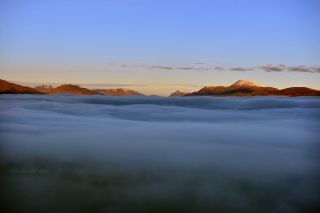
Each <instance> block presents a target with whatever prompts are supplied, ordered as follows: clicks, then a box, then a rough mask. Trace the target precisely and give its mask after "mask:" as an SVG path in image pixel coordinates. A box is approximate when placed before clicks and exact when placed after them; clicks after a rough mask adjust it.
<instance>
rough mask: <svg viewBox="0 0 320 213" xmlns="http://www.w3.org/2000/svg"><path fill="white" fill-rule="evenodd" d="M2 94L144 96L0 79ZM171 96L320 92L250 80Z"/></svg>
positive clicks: (286, 94) (317, 93)
mask: <svg viewBox="0 0 320 213" xmlns="http://www.w3.org/2000/svg"><path fill="white" fill-rule="evenodd" d="M0 94H71V95H104V96H144V94H142V93H140V92H137V91H135V90H131V89H126V88H117V89H94V90H90V89H87V88H83V87H80V86H78V85H72V84H64V85H61V86H58V87H52V86H45V85H42V86H37V87H35V88H31V87H25V86H21V85H18V84H14V83H10V82H8V81H5V80H1V79H0ZM170 96H320V91H319V90H315V89H311V88H308V87H289V88H285V89H277V88H274V87H266V86H261V85H259V84H256V83H254V82H252V81H248V80H239V81H237V82H235V83H234V84H232V85H230V86H205V87H203V88H201V89H200V90H198V91H195V92H187V91H183V90H177V91H176V92H174V93H172V94H171V95H170Z"/></svg>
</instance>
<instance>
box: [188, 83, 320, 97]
mask: <svg viewBox="0 0 320 213" xmlns="http://www.w3.org/2000/svg"><path fill="white" fill-rule="evenodd" d="M184 96H320V91H319V90H314V89H310V88H307V87H289V88H286V89H282V90H279V89H277V88H274V87H265V86H261V85H259V84H256V83H254V82H252V81H248V80H239V81H237V82H235V83H234V84H232V85H230V86H227V87H225V86H207V87H203V88H202V89H200V90H199V91H196V92H192V93H188V94H186V95H184Z"/></svg>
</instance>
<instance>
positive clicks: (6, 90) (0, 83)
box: [0, 79, 41, 94]
mask: <svg viewBox="0 0 320 213" xmlns="http://www.w3.org/2000/svg"><path fill="white" fill-rule="evenodd" d="M0 94H41V92H39V91H38V90H35V89H33V88H30V87H24V86H20V85H18V84H14V83H10V82H8V81H5V80H2V79H0Z"/></svg>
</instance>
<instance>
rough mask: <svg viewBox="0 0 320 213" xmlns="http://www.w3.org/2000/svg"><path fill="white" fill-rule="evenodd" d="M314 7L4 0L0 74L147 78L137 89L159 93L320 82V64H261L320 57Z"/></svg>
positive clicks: (319, 16)
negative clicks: (249, 83)
mask: <svg viewBox="0 0 320 213" xmlns="http://www.w3.org/2000/svg"><path fill="white" fill-rule="evenodd" d="M319 11H320V1H317V0H260V1H254V0H217V1H214V0H211V1H209V0H188V1H183V0H171V1H169V0H158V1H157V0H104V1H103V0H90V1H89V0H87V1H85V0H77V1H76V0H64V1H63V0H55V1H49V0H42V1H40V0H20V1H19V0H10V1H9V0H2V1H1V3H0V13H1V15H0V30H1V31H0V32H1V33H0V42H1V46H2V48H1V50H0V57H1V58H2V59H1V61H0V72H1V73H0V74H1V76H2V77H1V78H5V79H8V80H16V81H24V82H37V83H38V82H39V83H40V82H49V83H52V82H56V83H82V84H94V83H99V84H103V83H105V84H112V83H114V84H127V85H129V86H130V85H131V84H132V85H133V87H136V85H144V87H143V88H142V87H141V88H139V89H140V90H145V92H146V93H159V94H165V93H167V92H169V90H171V89H176V88H177V89H178V88H180V89H190V90H193V89H195V88H196V87H197V86H198V87H200V86H203V85H207V84H209V85H215V84H220V85H224V84H229V83H232V82H233V81H234V80H237V79H251V80H254V81H258V82H259V83H261V84H269V85H272V86H278V87H285V86H288V85H294V86H298V85H300V86H310V87H315V88H319V87H318V86H317V85H318V84H319V82H320V77H319V75H320V73H319V72H318V73H313V72H312V73H310V72H288V71H282V72H276V73H275V72H265V71H263V70H259V69H257V67H260V66H265V65H266V64H272V65H278V64H284V65H286V66H288V67H289V66H291V67H293V66H299V65H304V66H308V67H312V66H319V64H320V63H319V59H320V42H319V38H320V28H319V27H318V26H320V23H319V22H320V13H319ZM124 65H125V66H124ZM137 65H139V66H137ZM148 66H170V67H206V68H208V67H215V66H220V67H224V68H225V70H224V71H214V70H213V71H212V70H211V71H204V72H199V71H198V70H185V71H181V70H176V69H171V70H163V69H156V68H155V67H154V68H153V69H148V68H146V67H148ZM232 67H245V68H252V69H253V71H252V70H251V71H246V72H236V71H230V68H232ZM157 85H158V86H157ZM168 85H170V86H168ZM187 85H189V86H187ZM190 85H194V86H193V87H191V86H190ZM165 90H168V91H165Z"/></svg>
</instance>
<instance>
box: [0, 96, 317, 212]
mask: <svg viewBox="0 0 320 213" xmlns="http://www.w3.org/2000/svg"><path fill="white" fill-rule="evenodd" d="M319 116H320V99H319V98H317V97H296V98H287V97H250V98H249V97H242V98H235V97H224V98H214V97H181V98H179V97H178V98H160V97H105V96H71V95H1V96H0V137H1V140H0V141H1V142H0V150H1V151H0V152H1V153H0V156H1V159H0V160H1V161H0V203H1V205H0V212H68V213H69V212H281V213H282V212H290V213H291V212H320V208H319V202H318V201H319V196H318V195H319V185H318V183H319V182H318V180H319V176H318V175H319V173H318V172H319V156H320V155H319V138H320V137H319V136H320V135H319V127H320V120H319Z"/></svg>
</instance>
